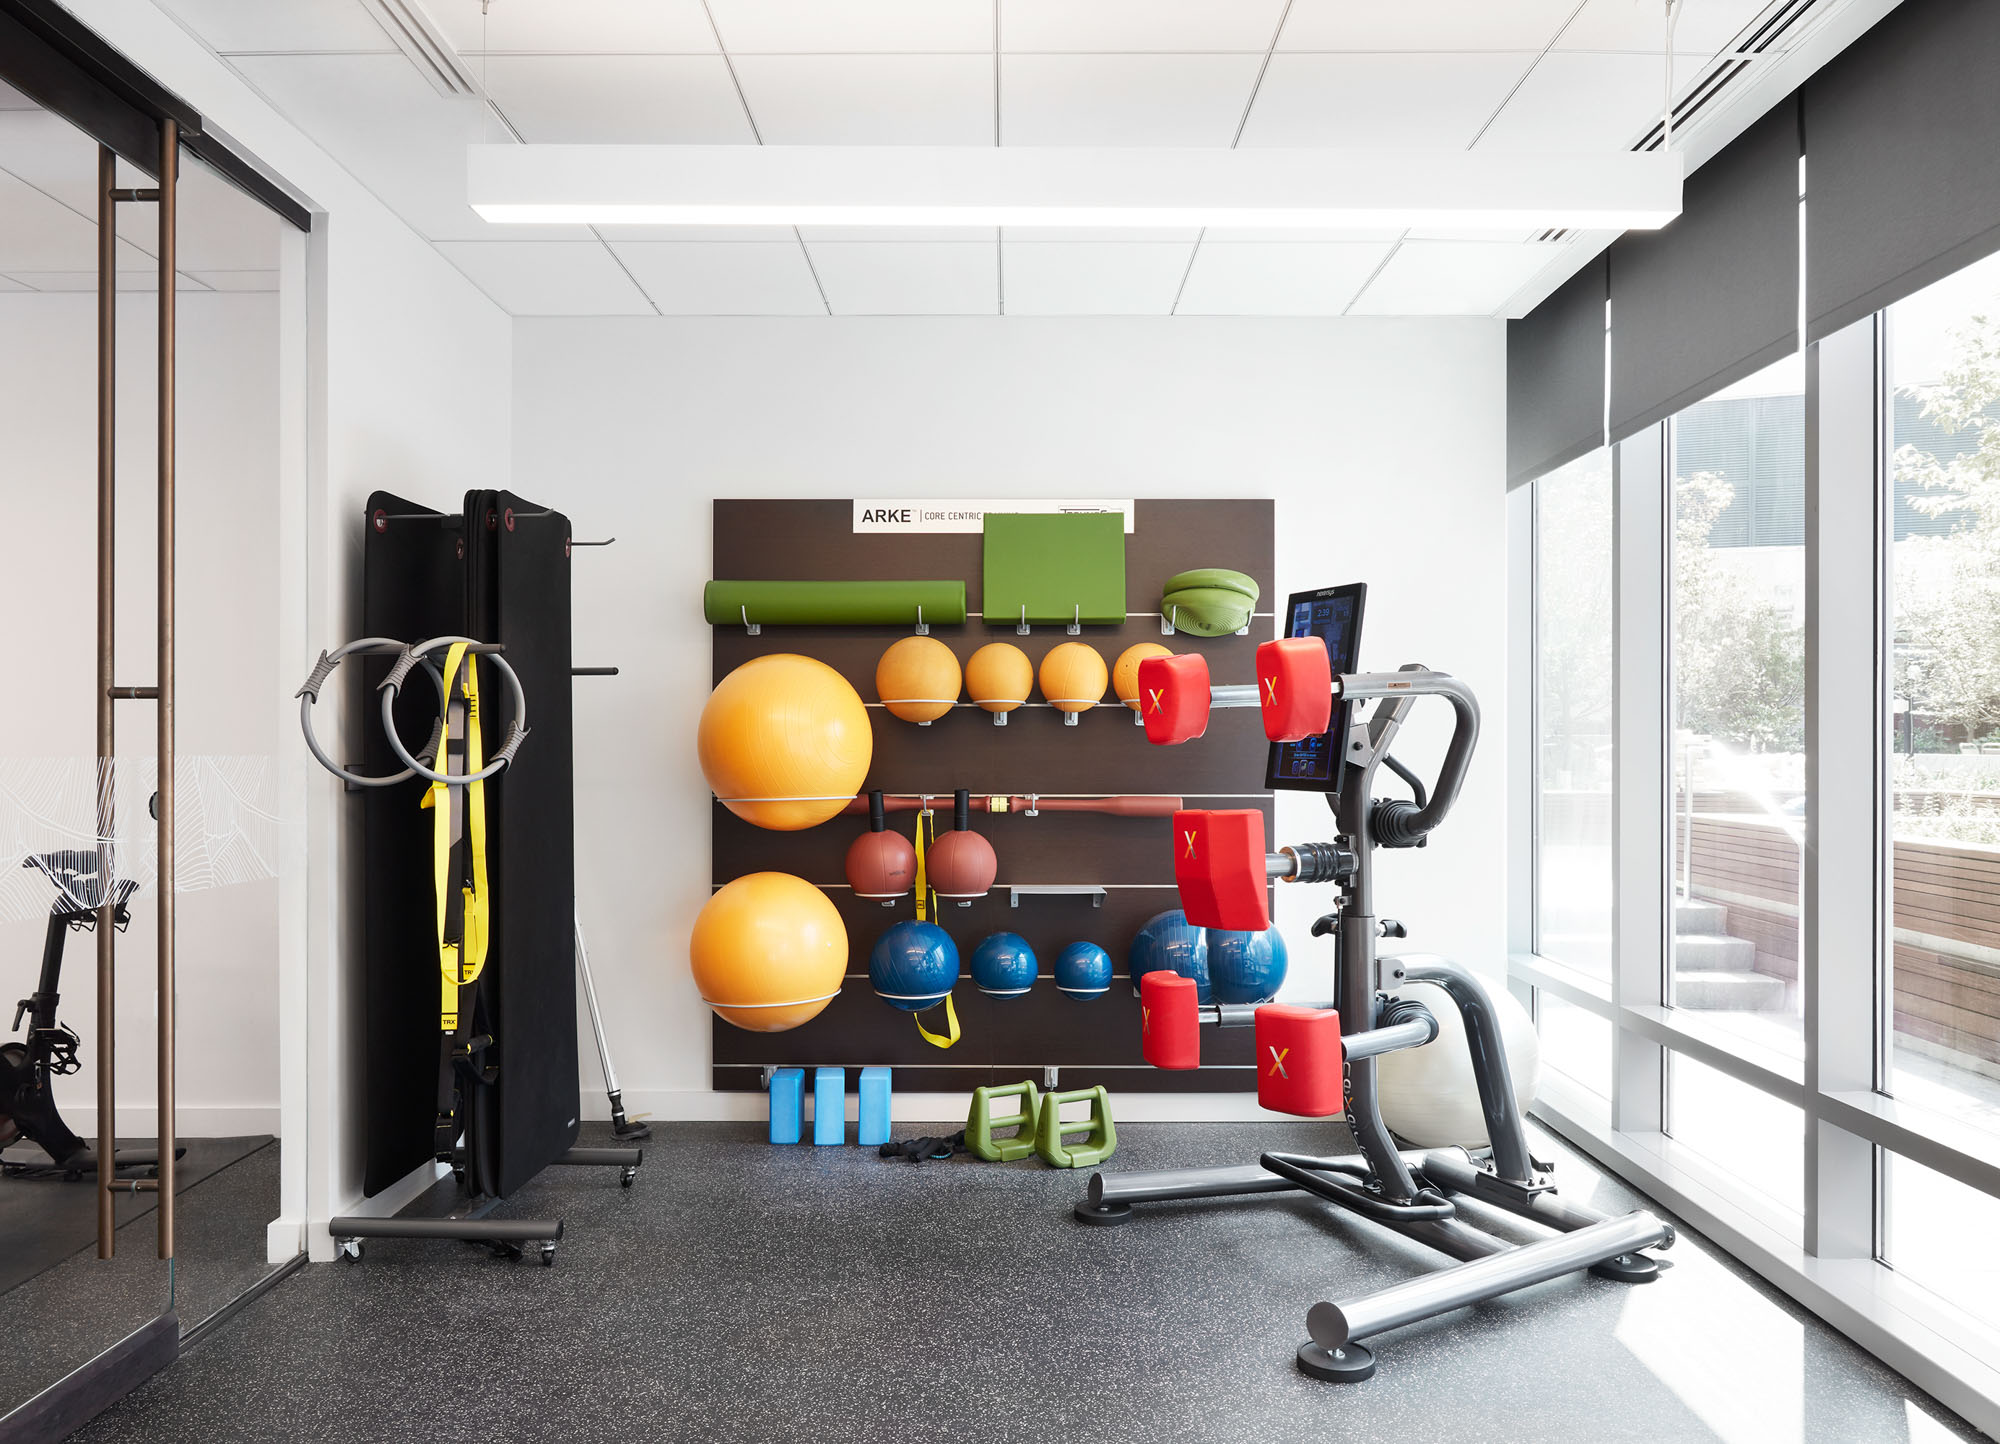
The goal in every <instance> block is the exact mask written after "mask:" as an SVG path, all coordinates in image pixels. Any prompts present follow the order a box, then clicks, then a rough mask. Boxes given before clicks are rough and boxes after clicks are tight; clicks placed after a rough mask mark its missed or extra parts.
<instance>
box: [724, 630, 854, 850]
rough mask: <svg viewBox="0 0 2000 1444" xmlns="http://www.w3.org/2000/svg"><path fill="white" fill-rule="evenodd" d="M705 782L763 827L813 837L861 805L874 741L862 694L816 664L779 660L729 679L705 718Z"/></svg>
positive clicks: (747, 666)
mask: <svg viewBox="0 0 2000 1444" xmlns="http://www.w3.org/2000/svg"><path fill="white" fill-rule="evenodd" d="M696 746H697V748H698V750H699V752H700V754H701V775H702V776H703V777H706V778H707V779H708V785H709V789H710V790H711V791H712V792H714V793H715V795H716V796H717V797H718V798H720V799H721V800H722V805H723V806H724V807H727V808H728V809H729V810H730V811H731V812H733V813H735V814H736V815H737V816H738V817H740V818H742V819H743V820H744V821H745V822H749V823H754V824H756V825H757V826H758V827H768V828H771V829H772V830H773V831H777V832H797V831H798V830H799V829H801V828H806V827H816V826H818V825H819V824H820V823H822V822H825V821H826V820H827V819H828V818H829V817H832V816H833V815H834V814H835V813H837V812H839V811H840V809H841V808H843V807H845V806H846V805H847V804H848V803H850V802H852V801H853V800H854V795H855V793H857V792H859V791H860V790H861V784H862V782H863V781H865V780H866V779H867V776H868V763H869V761H870V760H871V758H872V757H873V756H874V751H875V738H874V734H873V733H872V732H871V731H870V730H869V726H868V709H867V708H866V707H865V706H863V705H862V702H861V694H860V693H858V692H856V691H855V690H854V688H853V687H852V686H850V685H849V684H848V681H847V679H846V678H845V677H843V676H841V675H840V673H838V672H836V671H834V670H833V668H831V667H829V666H827V664H826V663H824V662H821V661H818V660H816V659H814V658H812V657H801V656H798V655H796V654H794V653H791V652H773V653H772V654H771V655H769V656H767V657H753V658H751V660H749V661H748V662H745V663H744V664H743V665H742V666H740V667H738V668H737V669H736V670H735V671H733V672H731V673H730V674H729V675H728V676H727V677H724V678H723V679H722V682H721V684H720V685H719V686H717V687H716V689H715V691H714V692H713V693H711V694H710V695H709V699H708V705H707V706H705V707H703V708H702V709H701V728H700V731H699V733H698V734H697V740H696Z"/></svg>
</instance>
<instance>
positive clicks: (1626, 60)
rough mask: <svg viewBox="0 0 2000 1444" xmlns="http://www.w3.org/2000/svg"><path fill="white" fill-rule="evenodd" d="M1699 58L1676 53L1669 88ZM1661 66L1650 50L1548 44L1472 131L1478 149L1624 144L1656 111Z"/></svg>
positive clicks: (1694, 70) (1683, 83) (1695, 68)
mask: <svg viewBox="0 0 2000 1444" xmlns="http://www.w3.org/2000/svg"><path fill="white" fill-rule="evenodd" d="M1702 64H1703V62H1702V61H1700V60H1698V59H1694V58H1690V57H1680V58H1677V59H1676V61H1675V64H1674V93H1675V94H1676V95H1678V94H1680V93H1682V92H1683V91H1684V90H1685V88H1686V87H1687V85H1688V84H1689V83H1690V82H1691V81H1692V80H1693V79H1694V78H1695V76H1696V75H1697V74H1698V73H1699V72H1700V70H1701V67H1702ZM1663 69H1664V67H1663V66H1662V64H1661V61H1660V57H1659V56H1657V55H1606V54H1601V53H1590V54H1582V53H1576V52H1568V53H1565V52H1562V51H1553V52H1551V53H1550V54H1547V55H1544V56H1543V57H1542V58H1541V60H1540V61H1539V62H1538V63H1537V64H1536V66H1535V68H1534V70H1533V72H1532V73H1530V74H1529V76H1528V78H1527V79H1526V80H1524V81H1523V82H1521V88H1520V89H1519V90H1517V91H1515V92H1514V95H1513V98H1512V99H1510V100H1509V101H1508V102H1507V104H1506V107H1505V108H1504V109H1503V110H1501V112H1500V114H1499V116H1498V117H1496V118H1495V120H1494V122H1493V124H1492V126H1491V127H1490V128H1488V130H1487V132H1486V134H1485V135H1483V136H1481V137H1480V138H1479V148H1480V149H1481V150H1571V151H1598V150H1625V149H1626V148H1628V147H1629V146H1630V145H1631V144H1632V143H1633V142H1634V141H1636V140H1638V139H1639V137H1640V136H1641V135H1643V134H1644V133H1645V131H1646V130H1647V128H1648V127H1650V126H1651V125H1652V124H1653V122H1654V121H1656V120H1658V119H1659V118H1660V110H1661V102H1662V100H1663V91H1664V80H1665V77H1664V75H1663V73H1662V72H1663Z"/></svg>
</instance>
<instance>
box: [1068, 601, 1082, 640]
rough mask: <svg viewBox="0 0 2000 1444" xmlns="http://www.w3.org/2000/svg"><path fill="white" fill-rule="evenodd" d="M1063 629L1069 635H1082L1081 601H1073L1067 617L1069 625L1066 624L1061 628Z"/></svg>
mask: <svg viewBox="0 0 2000 1444" xmlns="http://www.w3.org/2000/svg"><path fill="white" fill-rule="evenodd" d="M1063 630H1064V631H1065V632H1067V633H1069V635H1070V636H1072V637H1079V636H1082V635H1083V603H1082V602H1077V603H1075V604H1074V607H1073V610H1072V611H1071V613H1070V619H1069V625H1068V626H1067V627H1065V628H1063Z"/></svg>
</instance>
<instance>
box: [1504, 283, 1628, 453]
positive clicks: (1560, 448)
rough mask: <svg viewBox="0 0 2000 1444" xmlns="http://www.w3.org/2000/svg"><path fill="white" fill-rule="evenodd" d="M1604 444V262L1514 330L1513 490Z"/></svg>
mask: <svg viewBox="0 0 2000 1444" xmlns="http://www.w3.org/2000/svg"><path fill="white" fill-rule="evenodd" d="M1603 444H1604V257H1602V256H1597V257H1594V258H1593V259H1592V260H1591V262H1590V263H1589V264H1588V265H1586V266H1585V267H1584V268H1583V269H1582V270H1581V271H1578V272H1577V273H1576V274H1575V275H1574V276H1572V277H1570V278H1569V280H1567V281H1565V282H1563V284H1562V285H1561V286H1560V287H1559V288H1558V289H1557V290H1556V292H1555V294H1554V295H1552V296H1550V297H1549V298H1548V299H1547V300H1545V301H1543V302H1542V304H1541V305H1539V306H1537V307H1535V309H1534V310H1533V311H1531V312H1530V313H1529V314H1528V315H1526V316H1524V317H1522V318H1521V319H1520V320H1518V321H1509V322H1508V323H1507V489H1508V490H1509V491H1512V490H1513V489H1514V488H1515V487H1517V486H1521V485H1524V484H1525V483H1527V482H1530V481H1533V480H1534V479H1535V478H1536V477H1538V476H1540V475H1541V474H1542V473H1543V472H1545V471H1553V470H1554V469H1555V468H1556V467H1558V466H1562V465H1564V464H1565V463H1567V462H1571V461H1574V460H1576V459H1577V458H1578V457H1579V456H1582V455H1584V454H1585V453H1587V452H1590V451H1594V450H1596V449H1597V448H1598V447H1600V446H1602V445H1603Z"/></svg>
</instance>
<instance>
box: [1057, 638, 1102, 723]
mask: <svg viewBox="0 0 2000 1444" xmlns="http://www.w3.org/2000/svg"><path fill="white" fill-rule="evenodd" d="M1109 680H1110V677H1109V674H1107V673H1106V672H1105V670H1104V658H1102V657H1100V656H1098V655H1097V648H1095V647H1093V646H1091V645H1090V644H1089V643H1088V642H1064V643H1063V644H1062V645H1061V646H1059V647H1053V648H1051V649H1050V650H1049V654H1048V656H1046V657H1044V658H1042V696H1043V697H1044V698H1046V699H1047V700H1048V703H1049V705H1050V706H1052V707H1054V708H1055V709H1056V710H1057V711H1059V712H1088V711H1089V710H1090V709H1091V708H1092V707H1095V706H1096V705H1097V703H1098V699H1099V698H1101V697H1103V695H1104V688H1105V685H1106V684H1107V683H1108V682H1109Z"/></svg>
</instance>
